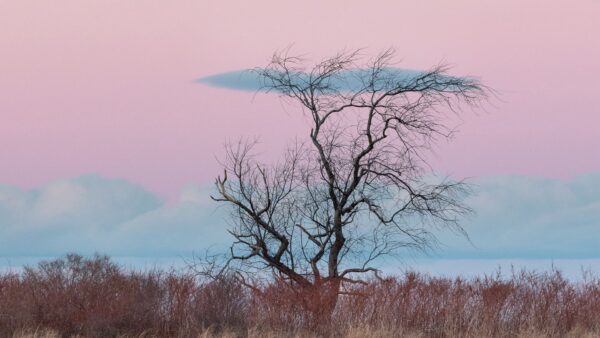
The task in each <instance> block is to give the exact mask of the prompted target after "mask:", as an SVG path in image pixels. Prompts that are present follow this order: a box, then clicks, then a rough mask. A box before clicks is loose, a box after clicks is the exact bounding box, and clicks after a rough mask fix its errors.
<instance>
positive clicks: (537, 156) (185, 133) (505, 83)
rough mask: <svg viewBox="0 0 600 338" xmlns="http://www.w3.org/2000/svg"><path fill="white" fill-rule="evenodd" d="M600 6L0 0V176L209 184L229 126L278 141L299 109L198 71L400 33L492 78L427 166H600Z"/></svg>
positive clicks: (408, 46)
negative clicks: (211, 82) (484, 101)
mask: <svg viewBox="0 0 600 338" xmlns="http://www.w3.org/2000/svg"><path fill="white" fill-rule="evenodd" d="M598 18H600V1H598V0H578V1H570V2H565V1H549V0H544V1H541V0H540V1H522V0H503V1H482V0H469V1H467V0H460V1H459V0H456V1H444V0H437V1H423V0H420V1H417V0H415V1H371V2H370V4H369V5H367V4H366V2H364V1H360V2H359V1H303V2H288V1H281V0H279V1H168V2H165V1H137V2H133V1H122V0H119V1H117V0H114V1H109V0H99V1H95V0H87V1H80V0H72V1H64V0H57V1H52V2H40V1H30V0H18V1H17V0H14V1H2V2H0V117H2V119H1V122H0V159H1V165H0V183H1V184H13V185H18V186H22V187H33V186H36V185H39V184H43V183H45V182H48V181H50V180H53V179H56V178H62V177H71V176H76V175H81V174H85V173H98V174H102V175H106V176H111V177H123V178H126V179H128V180H132V181H134V182H138V183H141V184H143V185H144V186H145V187H147V188H148V189H150V190H152V191H154V192H157V193H159V194H161V195H162V196H164V197H166V198H172V197H173V196H175V195H177V193H178V192H179V191H180V189H181V188H182V187H183V186H185V185H186V184H189V183H192V182H196V183H198V182H199V183H204V182H209V181H211V180H212V178H213V177H214V176H215V175H216V174H218V165H217V163H216V161H215V156H218V155H219V154H220V153H221V145H222V143H223V142H224V141H225V140H226V139H228V138H236V137H238V136H240V135H261V136H262V140H263V142H264V145H265V148H268V147H269V146H270V145H279V144H281V141H283V140H285V139H287V138H289V136H290V135H294V134H296V133H297V132H298V131H299V128H298V125H299V124H298V123H297V122H298V121H299V120H300V117H299V116H298V114H296V111H295V110H294V109H293V108H292V107H285V108H286V109H285V110H282V104H281V103H280V102H279V100H278V99H277V98H276V97H273V96H266V95H260V94H259V95H256V96H255V97H254V96H253V94H252V93H244V92H237V91H231V90H225V89H217V88H211V87H208V86H205V85H201V84H198V83H194V79H197V78H199V77H203V76H207V75H212V74H216V73H220V72H225V71H231V70H239V69H244V68H250V67H255V66H260V65H264V64H265V63H266V62H267V61H268V59H269V57H270V55H271V54H272V53H273V52H274V51H275V50H278V49H282V48H284V47H287V46H289V45H290V44H293V45H294V46H293V50H294V51H297V52H298V53H308V54H310V56H312V57H315V58H320V57H323V56H327V55H329V54H331V53H333V52H335V51H337V50H339V49H342V48H357V47H367V48H368V50H369V51H372V52H373V53H376V52H377V51H378V50H379V49H382V48H387V47H395V48H396V49H397V51H398V55H399V57H401V58H402V59H403V63H402V64H401V66H404V67H407V68H413V69H420V68H428V67H429V66H431V65H434V64H437V63H438V62H440V61H446V62H449V63H451V64H453V65H455V67H454V69H453V72H454V73H455V74H459V75H475V76H478V77H480V78H481V79H482V80H483V82H484V83H486V84H487V85H489V86H491V87H493V88H494V89H496V90H497V91H498V93H499V96H500V100H493V101H492V102H491V105H490V106H488V107H487V112H481V113H479V114H477V115H475V114H471V113H467V114H465V115H464V117H463V120H462V122H461V127H460V130H461V133H460V134H458V136H457V138H456V139H455V140H454V142H453V143H451V144H448V145H443V146H441V147H440V148H439V150H438V155H437V159H436V160H435V163H436V164H435V165H436V169H438V170H442V171H445V172H448V173H451V174H454V175H456V176H480V175H494V174H526V175H539V176H550V177H559V178H566V177H571V176H574V175H578V174H581V173H587V172H594V171H600V151H599V150H598V149H597V146H598V145H599V144H600V142H598V139H599V136H600V100H599V99H598V95H599V89H600V61H598V60H600V42H599V41H600V40H599V36H600V20H598ZM253 97H254V98H253Z"/></svg>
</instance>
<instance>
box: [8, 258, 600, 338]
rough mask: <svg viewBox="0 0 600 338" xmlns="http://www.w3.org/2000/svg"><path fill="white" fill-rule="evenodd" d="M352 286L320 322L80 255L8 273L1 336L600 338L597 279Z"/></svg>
mask: <svg viewBox="0 0 600 338" xmlns="http://www.w3.org/2000/svg"><path fill="white" fill-rule="evenodd" d="M352 291H353V292H354V294H355V295H353V296H342V297H341V298H340V299H339V301H338V303H337V305H336V308H335V311H334V313H333V315H332V316H331V318H325V320H321V321H316V320H315V318H314V313H310V312H309V311H305V307H303V306H302V304H303V303H306V302H312V303H313V304H314V303H315V302H316V303H317V305H318V301H319V300H318V299H314V298H307V296H306V295H305V294H303V293H302V292H299V291H298V290H292V289H289V288H288V287H286V286H285V285H283V284H281V283H276V282H273V283H271V284H270V285H263V286H261V292H255V291H250V290H249V289H246V288H244V287H242V286H241V285H240V284H238V283H237V282H235V281H234V280H222V281H219V282H218V283H217V282H206V281H202V280H198V279H197V278H195V277H194V276H193V275H192V274H191V273H187V272H174V271H158V270H152V271H143V272H132V271H125V270H123V269H121V268H120V267H119V266H117V265H115V264H113V263H112V262H110V260H109V259H108V258H107V257H103V256H96V257H94V258H90V259H85V258H82V257H80V256H77V255H69V256H67V257H65V258H63V259H59V260H55V261H51V262H44V263H40V264H39V265H38V266H37V267H34V268H26V269H25V270H24V271H23V272H22V273H18V274H15V273H5V274H3V275H0V337H32V338H33V337H61V338H62V337H82V338H83V337H122V338H125V337H147V338H150V337H206V338H209V337H215V338H216V337H222V338H225V337H232V338H233V337H273V338H274V337H290V338H292V337H298V338H299V337H328V336H334V337H348V338H358V337H372V338H375V337H415V338H416V337H573V338H574V337H589V338H592V337H599V338H600V279H598V278H595V277H590V276H588V277H586V278H585V279H584V280H583V281H582V282H577V283H575V282H572V281H569V280H567V279H565V278H563V276H562V275H561V274H560V272H553V273H543V274H536V273H531V272H520V273H515V274H513V275H512V277H511V278H500V277H499V276H487V277H482V278H475V279H469V280H465V279H461V278H456V279H449V278H434V277H430V276H426V275H419V274H416V273H407V274H405V275H404V276H399V277H397V278H390V279H386V280H384V281H373V282H372V283H370V284H369V285H366V286H357V287H356V288H355V289H353V290H352Z"/></svg>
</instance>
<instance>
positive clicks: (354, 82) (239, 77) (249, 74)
mask: <svg viewBox="0 0 600 338" xmlns="http://www.w3.org/2000/svg"><path fill="white" fill-rule="evenodd" d="M271 73H272V74H273V75H274V76H276V77H278V76H284V75H283V73H278V72H275V71H271ZM423 74H426V72H423V71H417V70H410V69H401V68H386V69H384V71H383V72H382V73H381V74H380V75H379V83H378V84H377V86H381V87H385V86H389V85H390V83H389V81H390V80H393V81H392V82H394V83H397V82H398V81H401V82H406V83H408V82H410V81H411V80H413V79H415V78H416V77H418V76H422V75H423ZM370 75H371V74H370V71H369V70H364V69H352V70H346V71H341V72H338V73H337V74H336V75H335V76H332V77H331V78H330V79H329V83H328V85H329V86H332V87H334V88H336V89H338V90H342V91H343V90H357V89H359V88H362V87H363V86H364V85H363V84H362V81H363V80H364V79H367V78H369V76H370ZM447 78H449V77H447ZM291 81H292V82H293V83H295V84H298V85H299V86H300V87H302V86H303V85H306V84H307V83H308V82H309V81H310V74H308V73H303V72H295V73H292V74H291ZM196 82H198V83H203V84H206V85H209V86H213V87H220V88H228V89H235V90H242V91H260V90H262V89H264V88H265V85H266V86H267V87H269V86H268V85H269V84H272V82H269V80H268V79H267V78H265V77H263V76H261V75H260V74H259V72H256V71H253V70H235V71H231V72H225V73H219V74H214V75H211V76H206V77H202V78H199V79H196Z"/></svg>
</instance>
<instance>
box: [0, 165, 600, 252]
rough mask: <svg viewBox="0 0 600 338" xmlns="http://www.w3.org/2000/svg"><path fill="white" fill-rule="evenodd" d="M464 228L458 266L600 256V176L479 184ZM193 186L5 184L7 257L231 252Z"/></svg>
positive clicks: (0, 191) (0, 211)
mask: <svg viewBox="0 0 600 338" xmlns="http://www.w3.org/2000/svg"><path fill="white" fill-rule="evenodd" d="M473 183H474V184H475V186H476V187H475V188H476V189H475V190H476V194H474V195H473V196H471V197H469V199H468V203H469V205H470V206H471V207H472V208H473V209H475V211H476V215H475V216H473V217H472V218H471V219H469V220H466V221H465V222H464V225H465V228H466V230H467V232H468V233H469V235H470V236H471V240H472V242H473V244H474V246H473V245H471V244H469V243H468V242H467V241H466V240H465V239H463V238H460V237H458V236H456V235H452V234H448V233H441V234H440V237H441V239H442V242H443V243H444V245H443V246H442V247H441V248H440V250H439V251H438V252H437V253H436V254H435V255H434V256H436V257H437V256H439V257H448V258H556V259H558V258H594V257H595V258H598V257H600V246H599V245H598V243H599V242H600V175H587V176H580V177H577V178H574V179H572V180H570V181H560V180H552V179H542V178H536V177H486V178H480V179H476V180H473ZM209 192H210V187H198V186H190V187H188V188H186V189H184V190H183V191H182V192H181V195H180V198H179V200H178V201H177V202H176V203H174V204H165V203H163V202H162V201H161V200H160V199H159V198H158V197H157V196H155V195H154V194H152V193H150V192H148V191H145V190H144V189H143V188H141V187H140V186H138V185H135V184H132V183H130V182H127V181H124V180H118V179H108V178H103V177H99V176H94V175H90V176H83V177H77V178H71V179H64V180H59V181H55V182H52V183H49V184H47V185H45V186H42V187H39V188H37V189H33V190H30V191H24V190H22V189H19V188H15V187H11V186H2V185H0V255H1V256H3V257H11V256H22V255H25V256H33V255H60V254H63V253H66V252H72V251H75V252H81V253H84V254H85V253H93V252H95V251H98V252H103V253H108V254H111V255H125V256H126V255H137V256H147V257H157V258H159V257H165V256H175V255H183V256H185V255H189V254H191V253H192V252H193V251H195V252H203V251H204V250H205V249H207V248H209V247H213V249H218V248H222V247H223V246H224V245H225V244H226V243H227V242H228V240H229V237H228V235H227V233H226V231H225V229H226V222H225V220H224V216H225V213H224V210H223V209H221V208H217V205H216V204H215V203H213V202H212V201H211V200H210V199H209V198H208V194H209Z"/></svg>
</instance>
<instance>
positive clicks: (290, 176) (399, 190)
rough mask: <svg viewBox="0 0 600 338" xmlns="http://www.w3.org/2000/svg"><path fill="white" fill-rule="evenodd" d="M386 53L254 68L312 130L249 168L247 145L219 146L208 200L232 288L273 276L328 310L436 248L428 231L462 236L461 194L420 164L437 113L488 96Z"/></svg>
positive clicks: (441, 128)
mask: <svg viewBox="0 0 600 338" xmlns="http://www.w3.org/2000/svg"><path fill="white" fill-rule="evenodd" d="M393 56H394V52H393V51H392V50H387V51H384V52H382V53H381V54H379V55H377V56H376V57H375V58H373V59H371V60H367V61H366V62H364V63H359V62H360V61H363V58H362V57H361V56H360V52H359V51H355V52H343V53H339V54H337V55H335V56H333V57H331V58H328V59H326V60H324V61H322V62H320V63H317V64H316V65H314V66H313V67H310V68H306V67H305V66H304V64H305V61H304V60H303V59H301V58H298V57H293V56H289V55H287V54H286V53H279V54H275V55H274V56H273V59H272V61H271V63H270V64H269V65H268V66H267V67H265V68H259V69H255V70H254V72H256V74H258V75H259V76H260V78H261V79H262V80H263V84H264V89H265V90H266V91H271V92H274V93H277V94H279V95H281V96H282V97H284V98H287V99H290V100H291V101H292V102H294V103H296V104H299V105H300V106H301V107H302V109H303V110H304V112H305V114H307V116H308V117H309V119H308V120H309V121H310V133H309V134H308V138H307V140H306V141H305V142H300V141H296V143H294V144H293V145H292V146H290V147H289V150H288V151H287V152H286V153H285V156H284V157H283V159H282V160H281V161H280V162H279V163H276V164H271V165H267V164H262V163H259V161H258V160H257V159H256V157H255V156H254V153H253V147H254V145H255V142H248V141H240V142H238V143H234V144H230V145H229V146H227V155H226V158H225V160H224V161H223V166H224V174H223V176H220V177H218V178H217V179H216V187H217V191H218V194H217V195H215V196H213V199H214V200H215V201H219V202H223V203H225V204H226V205H228V206H229V207H230V211H231V221H233V224H232V228H231V229H230V230H229V232H230V233H231V235H232V236H233V237H234V238H235V242H234V243H233V245H232V246H231V250H230V252H229V258H228V261H227V265H228V267H229V268H232V269H234V271H235V273H236V275H237V276H238V277H239V278H240V279H242V280H247V278H249V277H250V276H252V275H253V274H255V273H256V272H259V271H265V270H267V271H271V272H274V273H275V275H276V276H277V277H278V278H280V279H281V280H284V281H286V282H288V283H290V284H291V285H294V286H297V287H299V288H302V289H307V290H315V292H316V295H317V296H318V298H320V301H319V302H320V305H319V306H323V304H326V306H324V308H323V311H331V310H332V309H333V307H334V306H335V303H336V300H337V297H338V295H339V294H340V292H343V290H344V286H345V285H348V284H352V283H361V282H363V281H364V277H361V276H364V275H365V274H367V273H373V274H376V273H377V271H378V270H377V266H376V263H377V262H376V260H377V259H378V258H380V257H382V256H385V255H391V254H395V253H398V252H399V249H400V248H404V247H412V248H417V249H427V248H430V247H431V246H433V245H434V244H435V243H436V240H435V236H434V235H432V232H431V229H432V226H437V227H446V228H450V229H453V230H454V231H457V232H459V233H463V234H464V231H463V229H462V228H461V227H460V224H459V220H460V217H461V216H462V215H463V214H464V213H466V212H468V211H469V209H468V207H467V206H465V205H464V204H463V197H464V196H465V193H466V192H467V189H466V186H465V184H464V183H463V182H460V181H452V180H450V179H447V178H445V179H438V180H433V179H431V178H430V174H431V170H430V167H429V166H428V165H427V162H426V159H425V155H426V153H427V152H428V151H429V150H431V147H432V146H433V145H434V143H435V142H436V141H438V140H440V139H445V138H449V137H451V135H452V130H451V129H450V128H448V127H447V126H446V125H445V123H444V114H445V113H447V112H449V111H453V112H457V111H458V110H459V109H460V107H461V105H463V104H465V103H466V104H475V103H477V102H478V101H480V99H481V98H483V97H485V94H486V90H485V88H484V87H483V86H482V85H481V84H480V83H479V82H478V81H477V80H475V79H472V78H467V77H456V76H450V75H448V74H447V70H448V69H447V68H446V67H444V66H437V67H434V68H433V69H431V70H429V71H426V72H415V71H401V70H399V69H398V68H394V67H393V66H394V63H393ZM323 299H325V301H323Z"/></svg>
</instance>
